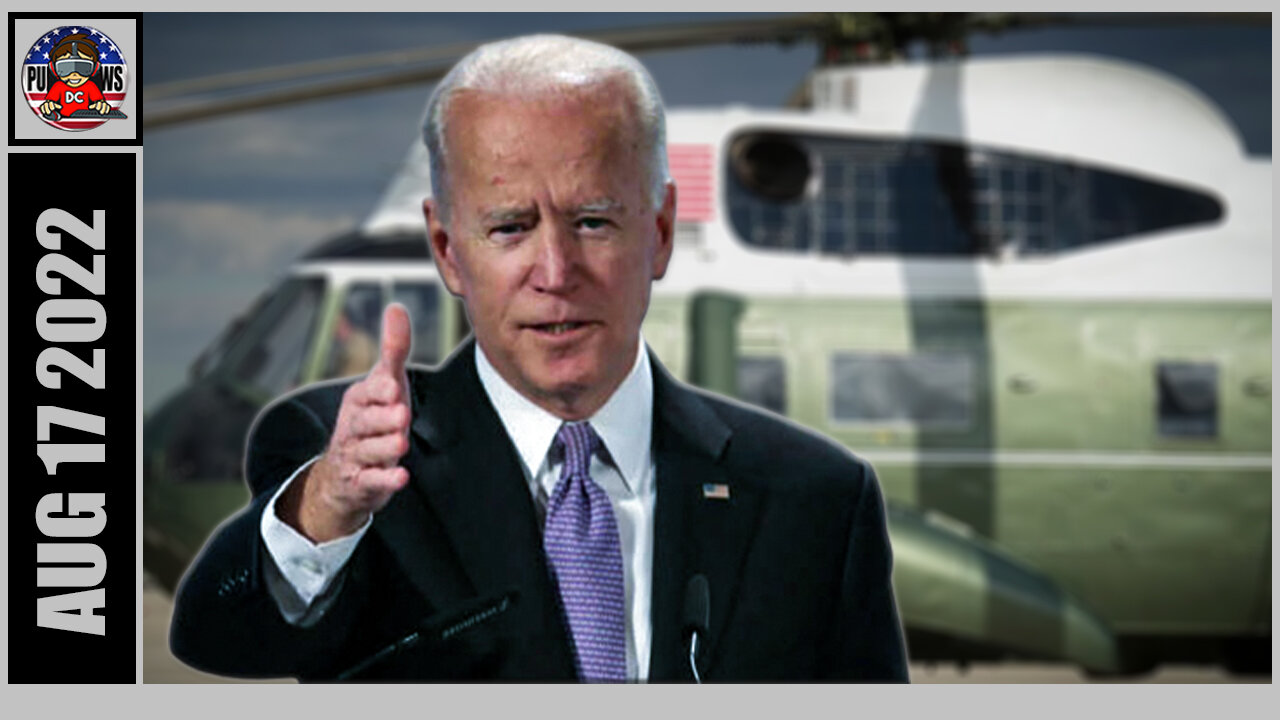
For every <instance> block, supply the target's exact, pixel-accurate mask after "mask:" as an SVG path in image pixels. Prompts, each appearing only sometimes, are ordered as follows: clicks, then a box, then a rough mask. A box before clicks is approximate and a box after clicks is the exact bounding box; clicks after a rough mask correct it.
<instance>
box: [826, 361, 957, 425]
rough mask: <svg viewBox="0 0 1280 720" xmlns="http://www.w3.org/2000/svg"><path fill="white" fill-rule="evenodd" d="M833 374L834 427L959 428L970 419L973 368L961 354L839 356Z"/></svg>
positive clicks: (832, 404)
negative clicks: (903, 425)
mask: <svg viewBox="0 0 1280 720" xmlns="http://www.w3.org/2000/svg"><path fill="white" fill-rule="evenodd" d="M831 373H832V383H831V391H832V398H831V407H832V417H833V418H834V419H835V420H836V421H845V422H858V423H877V424H880V423H888V424H898V423H909V424H912V425H917V426H943V427H955V428H963V427H965V426H968V425H969V423H970V418H971V417H972V415H973V404H974V397H975V395H974V365H973V360H972V358H971V357H970V356H968V355H965V354H963V353H956V352H922V353H915V354H912V355H892V354H883V353H837V354H836V355H835V356H834V357H833V358H832V364H831Z"/></svg>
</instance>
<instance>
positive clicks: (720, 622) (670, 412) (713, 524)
mask: <svg viewBox="0 0 1280 720" xmlns="http://www.w3.org/2000/svg"><path fill="white" fill-rule="evenodd" d="M651 361H652V364H653V367H654V464H655V466H656V469H657V478H656V481H657V492H658V495H657V502H656V508H655V513H654V535H655V538H654V559H653V611H652V613H653V615H652V617H653V648H652V657H651V660H650V679H652V680H658V681H660V680H677V679H679V680H684V679H690V678H691V673H690V670H689V667H688V638H687V637H686V635H685V633H684V632H683V630H684V627H683V626H684V617H683V614H684V595H685V592H686V588H687V586H688V583H689V579H690V578H692V577H693V576H695V575H698V574H702V575H704V576H706V578H707V584H708V586H709V587H710V601H711V602H710V628H709V632H708V637H707V638H704V642H703V650H700V651H699V668H700V670H701V671H702V673H703V674H704V676H705V675H706V674H707V673H708V671H710V670H711V669H713V668H714V665H715V658H716V652H717V649H718V646H719V645H718V641H719V638H720V637H721V635H722V634H723V632H724V628H725V624H726V622H727V620H728V618H729V615H730V614H731V613H732V611H733V605H734V602H733V599H734V598H735V597H736V596H737V586H738V581H739V577H740V575H741V571H742V565H743V560H744V559H745V557H746V554H747V550H748V548H749V546H750V540H751V538H752V536H753V535H754V528H755V523H756V519H757V516H758V515H759V508H760V501H761V499H762V489H761V488H760V487H758V486H757V485H755V484H753V483H750V482H749V481H746V480H743V479H740V478H735V477H731V476H729V474H728V473H727V472H726V471H725V469H724V467H723V466H722V465H721V464H720V461H721V460H722V459H723V454H724V451H725V449H726V448H727V447H728V444H729V442H730V441H731V438H732V431H731V430H730V428H729V427H728V426H727V425H725V424H724V422H723V421H721V420H720V418H719V417H718V416H717V415H716V414H715V413H713V412H712V411H711V409H710V408H708V407H707V405H706V403H704V402H703V401H702V399H701V398H699V396H698V395H697V394H696V393H695V392H693V391H691V390H689V389H687V388H685V387H682V386H681V385H680V384H678V383H677V382H676V381H675V380H673V379H672V378H671V377H670V376H669V375H668V374H667V372H666V370H665V369H664V368H663V367H662V366H661V364H659V363H658V362H657V359H656V358H651ZM726 494H727V497H721V496H723V495H726ZM708 495H710V497H708Z"/></svg>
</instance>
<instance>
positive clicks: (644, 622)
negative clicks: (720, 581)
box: [261, 339, 657, 682]
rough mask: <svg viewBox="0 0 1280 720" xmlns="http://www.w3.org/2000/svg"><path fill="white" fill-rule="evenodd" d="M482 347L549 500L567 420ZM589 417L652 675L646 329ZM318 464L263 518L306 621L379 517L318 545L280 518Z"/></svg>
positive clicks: (291, 609)
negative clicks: (629, 362) (528, 394)
mask: <svg viewBox="0 0 1280 720" xmlns="http://www.w3.org/2000/svg"><path fill="white" fill-rule="evenodd" d="M475 353H476V357H475V361H476V371H477V372H478V374H479V376H480V384H481V385H482V386H483V387H484V391H485V394H486V395H488V397H489V401H490V402H491V403H492V404H493V407H494V409H495V410H497V413H498V418H499V419H500V420H501V421H502V425H503V427H504V428H505V429H506V431H507V436H508V437H509V438H511V442H512V444H513V445H514V446H515V449H516V453H517V454H518V455H519V457H520V460H521V463H520V469H521V470H522V471H523V472H524V479H525V481H526V483H528V487H529V491H530V493H532V494H533V497H534V499H535V501H536V502H537V504H538V506H539V507H540V508H545V507H546V503H547V498H549V497H551V495H552V494H553V492H554V491H555V486H556V483H558V482H559V480H560V471H561V468H562V466H563V465H564V463H563V462H557V463H554V464H552V461H551V458H550V456H549V451H550V449H551V444H552V441H553V440H554V439H555V436H556V432H557V431H558V430H559V429H560V425H561V424H563V422H564V421H563V420H561V419H560V418H558V417H556V416H554V415H552V414H551V413H549V412H547V411H546V410H543V409H542V408H540V407H538V406H537V405H534V404H533V403H532V402H530V401H529V400H528V399H527V398H525V397H524V396H523V395H521V394H520V393H519V392H517V391H516V390H515V388H513V387H511V385H510V384H509V383H507V381H506V380H504V379H503V378H502V376H501V375H499V374H498V371H497V370H496V369H494V367H493V365H492V364H490V362H489V359H488V358H487V357H485V354H484V352H483V351H481V350H480V346H479V345H478V344H477V345H476V351H475ZM588 422H590V423H591V427H592V428H593V429H594V430H595V431H596V434H597V435H598V436H599V437H600V440H601V442H602V443H603V444H604V447H605V453H607V457H605V458H602V457H601V456H600V454H598V455H596V456H593V457H592V458H591V477H592V479H593V480H595V482H596V483H597V484H599V485H600V487H601V488H603V489H604V491H605V492H606V493H607V494H608V495H609V500H610V502H611V503H612V505H613V513H614V516H615V517H616V518H617V521H618V533H619V535H620V536H621V537H620V540H621V543H622V564H623V567H622V572H623V578H624V581H625V584H626V601H627V677H628V678H629V679H632V680H638V681H641V682H643V681H645V680H647V679H648V675H649V654H650V647H651V634H652V623H651V621H650V616H649V609H650V601H651V597H652V593H651V592H650V586H651V583H652V578H653V507H654V499H655V497H656V495H657V493H656V486H655V483H654V466H653V452H652V442H651V440H652V435H653V372H652V370H651V369H650V366H649V355H648V353H647V352H645V344H644V341H643V339H642V340H641V341H640V342H639V348H638V350H637V352H636V361H635V364H634V365H633V366H632V368H631V372H630V373H628V375H627V377H626V378H625V379H624V380H623V381H622V384H621V385H619V386H618V389H617V390H616V391H615V392H614V393H613V396H612V397H610V398H609V400H608V402H606V403H605V404H604V406H603V407H601V408H600V410H598V411H597V412H596V414H595V415H593V416H592V417H591V418H589V419H588ZM602 454H603V453H602ZM610 461H611V462H610ZM312 462H314V460H312ZM310 464H311V463H307V464H306V465H304V466H303V467H301V468H299V469H298V470H297V471H296V472H294V474H293V475H292V476H291V477H290V478H289V479H288V480H287V481H286V482H285V483H284V484H283V485H282V486H281V488H280V490H279V491H277V493H276V495H275V497H273V498H272V499H271V502H270V504H269V505H268V506H267V510H266V512H264V513H263V514H262V524H261V532H262V539H263V542H264V544H265V545H266V547H267V552H268V553H269V554H270V555H271V557H272V559H273V560H274V561H275V563H274V567H273V566H272V563H265V564H264V565H265V567H266V581H267V587H268V588H269V590H270V592H271V594H272V596H273V597H274V598H275V601H276V605H277V606H278V607H279V608H280V612H281V614H282V615H283V616H284V618H285V619H286V620H287V621H289V622H290V623H293V624H296V625H303V626H306V625H310V624H312V623H314V622H315V621H316V620H318V619H319V617H320V616H321V615H322V614H323V613H324V610H325V609H326V608H327V607H328V605H329V602H326V600H329V601H331V600H332V597H333V595H335V594H336V593H331V594H328V597H327V598H326V597H322V596H324V595H325V594H326V591H327V590H329V589H330V586H331V585H332V583H333V581H334V579H335V578H336V577H338V575H339V573H340V571H341V570H342V568H343V566H344V565H345V564H346V562H347V560H348V559H350V557H351V554H352V553H353V552H355V548H356V545H357V544H358V543H359V542H360V538H362V537H363V536H364V533H365V532H366V531H367V530H368V529H369V526H370V525H371V524H372V518H370V521H369V522H366V523H365V525H364V526H363V527H361V528H360V529H359V530H357V531H356V532H355V533H354V534H352V535H349V536H346V537H343V538H338V539H336V540H331V541H329V542H326V543H321V544H319V545H316V544H313V543H312V542H311V541H309V540H307V538H305V537H303V536H302V534H301V533H299V532H297V531H296V530H294V529H293V528H291V527H289V526H288V525H287V524H285V523H284V522H283V521H281V520H280V519H279V518H278V517H277V516H276V513H275V504H276V501H277V500H278V499H279V497H280V494H281V493H283V492H284V490H285V488H287V487H288V486H289V484H290V483H292V482H293V479H294V478H295V477H297V476H298V473H300V472H302V471H303V470H305V469H306V468H307V467H309V466H310ZM317 598H320V600H319V601H317Z"/></svg>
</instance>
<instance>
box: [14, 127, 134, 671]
mask: <svg viewBox="0 0 1280 720" xmlns="http://www.w3.org/2000/svg"><path fill="white" fill-rule="evenodd" d="M8 157H9V198H8V201H9V247H8V252H9V353H10V355H9V433H10V435H9V458H8V459H9V477H8V491H9V682H11V683H84V682H94V683H133V682H134V680H135V658H136V653H137V643H136V638H135V630H136V625H137V621H136V619H137V614H136V610H135V608H136V602H137V600H136V592H135V588H136V578H137V554H136V549H135V548H136V545H135V527H136V507H137V505H136V499H137V497H136V495H137V487H136V482H135V462H134V455H135V445H136V439H135V432H134V426H135V418H134V407H135V403H136V397H137V388H136V387H135V368H136V366H137V363H138V362H139V358H137V357H136V355H135V349H136V347H137V346H136V344H135V338H136V333H137V327H136V322H135V318H136V312H135V311H136V293H135V287H134V282H135V276H134V268H135V263H134V258H135V240H136V237H137V228H136V214H135V209H136V198H135V193H136V187H137V184H136V172H137V165H136V158H135V155H134V154H133V153H131V152H129V153H112V152H106V153H94V154H88V153H58V154H43V153H10V155H9V156H8ZM28 390H29V392H28Z"/></svg>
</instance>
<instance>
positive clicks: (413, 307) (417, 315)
mask: <svg viewBox="0 0 1280 720" xmlns="http://www.w3.org/2000/svg"><path fill="white" fill-rule="evenodd" d="M391 299H392V300H394V301H395V302H398V303H402V304H403V305H404V306H405V307H406V308H408V309H409V317H410V318H411V319H412V321H413V355H412V356H411V357H410V358H409V362H414V363H421V364H423V365H434V364H436V363H437V362H439V361H440V288H439V286H437V285H436V284H435V283H433V282H401V283H396V285H395V287H394V288H392V290H391Z"/></svg>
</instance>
